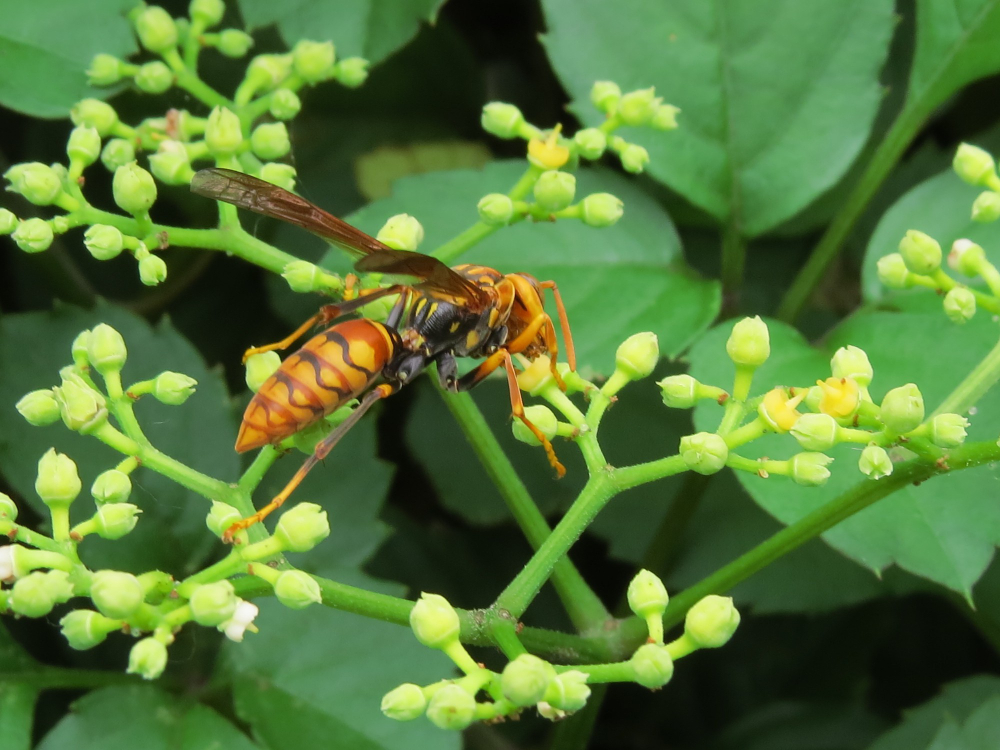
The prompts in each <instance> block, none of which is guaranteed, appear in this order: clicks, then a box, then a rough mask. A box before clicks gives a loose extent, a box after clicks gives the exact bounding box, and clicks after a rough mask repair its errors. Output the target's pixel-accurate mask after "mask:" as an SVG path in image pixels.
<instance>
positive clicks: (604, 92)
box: [590, 81, 622, 113]
mask: <svg viewBox="0 0 1000 750" xmlns="http://www.w3.org/2000/svg"><path fill="white" fill-rule="evenodd" d="M621 98H622V90H621V89H620V88H618V84H617V83H614V82H613V81H597V82H596V83H595V84H594V85H593V87H592V88H591V89H590V101H591V102H593V104H594V106H595V107H597V108H598V109H599V110H601V111H602V112H604V113H609V112H611V110H613V109H614V108H615V107H617V106H618V102H620V101H621Z"/></svg>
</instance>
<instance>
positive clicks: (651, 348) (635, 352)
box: [615, 331, 660, 380]
mask: <svg viewBox="0 0 1000 750" xmlns="http://www.w3.org/2000/svg"><path fill="white" fill-rule="evenodd" d="M659 359H660V345H659V341H658V339H657V337H656V334H655V333H651V332H649V331H644V332H642V333H633V334H632V335H631V336H629V337H628V338H627V339H625V340H624V341H623V342H622V343H621V344H620V345H619V346H618V350H617V351H616V352H615V369H616V370H617V371H618V372H621V373H622V374H624V375H625V376H626V377H628V379H629V380H639V379H641V378H645V377H647V376H648V375H649V374H650V373H652V372H653V369H654V368H655V367H656V363H657V362H658V361H659Z"/></svg>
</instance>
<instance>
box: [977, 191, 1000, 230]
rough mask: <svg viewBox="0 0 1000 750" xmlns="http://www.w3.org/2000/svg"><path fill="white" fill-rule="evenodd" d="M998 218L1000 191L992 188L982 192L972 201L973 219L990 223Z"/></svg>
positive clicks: (982, 222)
mask: <svg viewBox="0 0 1000 750" xmlns="http://www.w3.org/2000/svg"><path fill="white" fill-rule="evenodd" d="M997 219H1000V193H994V192H993V191H992V190H987V191H985V192H982V193H980V194H979V195H978V196H977V197H976V199H975V200H974V201H973V202H972V220H973V221H975V222H978V223H980V224H989V223H990V222H992V221H996V220H997Z"/></svg>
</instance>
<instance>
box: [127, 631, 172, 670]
mask: <svg viewBox="0 0 1000 750" xmlns="http://www.w3.org/2000/svg"><path fill="white" fill-rule="evenodd" d="M166 667H167V647H166V646H164V645H163V644H162V643H160V641H158V640H157V639H156V638H152V637H150V638H143V639H142V640H141V641H139V642H138V643H136V644H135V645H134V646H133V647H132V650H131V651H129V653H128V669H126V670H125V671H126V672H128V674H137V675H139V676H140V677H142V679H144V680H155V679H156V678H157V677H159V676H160V675H161V674H163V670H164V669H166Z"/></svg>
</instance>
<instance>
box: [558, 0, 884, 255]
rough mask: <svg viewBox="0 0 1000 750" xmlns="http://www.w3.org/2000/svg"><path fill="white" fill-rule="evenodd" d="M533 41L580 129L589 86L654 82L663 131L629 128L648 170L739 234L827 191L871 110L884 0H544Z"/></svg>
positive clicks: (856, 147) (860, 140)
mask: <svg viewBox="0 0 1000 750" xmlns="http://www.w3.org/2000/svg"><path fill="white" fill-rule="evenodd" d="M542 6H543V8H544V10H545V15H546V20H547V23H548V28H549V33H548V34H547V35H546V37H545V38H544V41H545V46H546V49H547V51H548V53H549V57H550V59H551V60H552V64H553V66H554V67H555V69H556V73H557V74H558V75H559V77H560V79H561V80H562V81H563V83H564V85H565V86H566V88H567V90H568V91H569V93H570V96H571V98H572V99H573V105H572V108H573V111H574V112H575V113H576V114H577V115H578V116H580V117H581V118H582V119H583V121H584V122H585V123H586V124H589V125H596V124H598V123H599V122H600V120H601V116H600V115H599V114H598V113H597V112H596V111H595V110H594V108H593V107H592V106H591V105H590V103H589V99H588V98H589V92H590V87H591V85H592V84H593V82H594V81H595V80H600V79H606V80H613V81H615V82H617V83H618V84H619V85H621V86H622V89H623V90H626V91H627V90H630V89H635V88H640V87H647V86H656V89H657V93H658V94H659V95H660V96H663V97H664V98H665V101H667V102H668V103H670V104H673V105H676V106H679V107H680V108H681V115H680V117H679V119H678V122H679V123H680V128H679V129H678V130H677V131H675V132H672V133H669V134H662V133H650V132H649V131H647V130H643V131H635V132H633V131H629V130H626V131H625V133H624V135H625V137H626V139H628V140H630V141H632V140H634V141H636V142H638V143H641V144H642V145H643V146H645V147H646V148H647V149H648V150H649V153H650V157H651V162H650V165H649V171H650V174H652V175H653V176H654V177H656V178H657V179H659V180H661V181H662V182H664V183H665V184H666V185H668V186H669V187H671V188H672V189H674V190H676V191H677V192H679V193H681V194H682V195H683V196H684V197H685V198H687V199H688V200H689V201H691V202H692V203H694V204H695V205H697V206H699V207H701V208H703V209H705V210H706V211H708V212H709V213H710V214H711V215H712V216H714V217H715V218H716V219H718V220H719V221H720V222H724V223H726V224H727V225H729V226H732V227H734V228H736V229H737V230H738V231H739V232H740V233H741V234H743V235H745V236H754V235H757V234H761V233H762V232H765V231H766V230H768V229H770V228H772V227H774V226H776V225H777V224H779V223H780V222H782V221H784V220H785V219H788V218H790V217H791V216H793V215H794V214H796V213H797V212H798V211H800V210H801V209H803V208H804V207H805V206H807V205H808V204H809V203H811V202H812V201H813V200H814V199H815V198H817V197H818V196H819V195H820V194H821V193H823V192H824V191H825V190H827V189H828V188H830V187H831V186H833V185H834V184H835V183H836V182H837V180H838V178H839V177H840V176H841V175H843V174H844V172H845V171H846V170H847V169H848V167H849V166H850V164H851V162H852V161H853V160H854V158H855V157H856V156H857V154H858V153H859V151H860V150H861V148H862V146H863V145H864V142H865V139H866V138H867V136H868V133H869V130H870V129H871V126H872V123H873V121H874V118H875V114H876V111H877V109H878V106H879V102H880V100H881V98H882V90H881V86H880V85H879V80H878V79H879V70H880V69H881V67H882V63H883V61H884V60H885V58H886V54H887V52H888V46H889V41H890V38H891V36H892V29H893V3H892V2H890V0H840V1H839V2H826V3H819V4H811V3H788V2H782V0H767V1H766V2H754V3H705V2H701V1H700V0H686V1H685V2H673V3H663V2H656V1H655V0H629V1H628V2H624V3H605V2H601V0H582V1H581V0H544V1H543V3H542Z"/></svg>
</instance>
